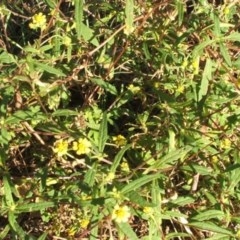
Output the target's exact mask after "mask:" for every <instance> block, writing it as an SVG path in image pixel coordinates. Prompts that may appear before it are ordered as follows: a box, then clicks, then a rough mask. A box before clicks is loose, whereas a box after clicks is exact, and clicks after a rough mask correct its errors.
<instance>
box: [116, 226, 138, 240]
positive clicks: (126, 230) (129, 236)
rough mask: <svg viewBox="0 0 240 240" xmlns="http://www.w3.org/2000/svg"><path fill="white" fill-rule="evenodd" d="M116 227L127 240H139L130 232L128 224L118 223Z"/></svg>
mask: <svg viewBox="0 0 240 240" xmlns="http://www.w3.org/2000/svg"><path fill="white" fill-rule="evenodd" d="M118 227H119V229H120V231H121V232H122V233H124V234H125V235H126V237H127V239H131V240H139V239H138V237H137V235H136V233H135V232H134V231H133V230H132V228H131V226H130V225H129V224H128V223H119V224H118Z"/></svg>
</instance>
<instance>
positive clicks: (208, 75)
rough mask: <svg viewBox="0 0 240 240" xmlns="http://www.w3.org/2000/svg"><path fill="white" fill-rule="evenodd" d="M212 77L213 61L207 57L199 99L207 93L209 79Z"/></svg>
mask: <svg viewBox="0 0 240 240" xmlns="http://www.w3.org/2000/svg"><path fill="white" fill-rule="evenodd" d="M211 79H212V61H211V60H210V59H207V61H206V64H205V68H204V71H203V75H202V81H201V85H200V89H199V92H198V101H201V100H202V97H203V96H205V95H206V94H207V91H208V85H209V81H210V80H211Z"/></svg>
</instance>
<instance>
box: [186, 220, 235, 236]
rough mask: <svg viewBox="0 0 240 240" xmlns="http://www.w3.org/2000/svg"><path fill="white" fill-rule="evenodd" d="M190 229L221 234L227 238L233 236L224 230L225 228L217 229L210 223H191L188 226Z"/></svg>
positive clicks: (217, 227)
mask: <svg viewBox="0 0 240 240" xmlns="http://www.w3.org/2000/svg"><path fill="white" fill-rule="evenodd" d="M188 225H189V226H190V227H195V228H199V229H202V230H204V231H210V232H216V233H222V234H226V235H229V236H233V233H232V232H231V231H229V230H226V229H225V228H222V227H219V226H217V225H215V224H214V223H212V222H208V221H205V222H193V223H189V224H188Z"/></svg>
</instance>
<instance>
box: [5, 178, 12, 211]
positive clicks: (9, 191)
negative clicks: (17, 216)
mask: <svg viewBox="0 0 240 240" xmlns="http://www.w3.org/2000/svg"><path fill="white" fill-rule="evenodd" d="M11 185H12V184H11V180H10V177H9V176H8V175H4V176H3V187H4V196H5V200H6V204H7V206H8V207H12V206H14V200H13V196H12V189H11Z"/></svg>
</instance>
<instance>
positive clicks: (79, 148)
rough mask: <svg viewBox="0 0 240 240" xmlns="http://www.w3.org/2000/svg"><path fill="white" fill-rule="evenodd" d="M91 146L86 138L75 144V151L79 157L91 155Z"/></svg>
mask: <svg viewBox="0 0 240 240" xmlns="http://www.w3.org/2000/svg"><path fill="white" fill-rule="evenodd" d="M91 146H92V144H91V143H90V142H89V141H88V140H87V139H86V138H80V139H79V140H78V142H73V150H74V151H76V153H77V154H78V155H81V154H88V153H90V151H91Z"/></svg>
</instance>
